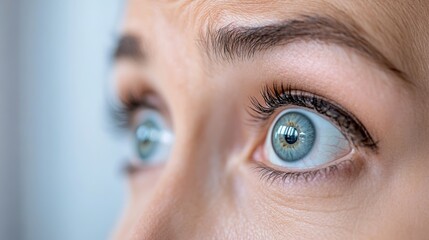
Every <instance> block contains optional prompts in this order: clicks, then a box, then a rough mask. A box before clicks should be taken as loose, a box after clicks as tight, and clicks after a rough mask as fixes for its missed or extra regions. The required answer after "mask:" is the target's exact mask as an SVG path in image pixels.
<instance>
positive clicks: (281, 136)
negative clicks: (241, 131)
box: [265, 108, 352, 170]
mask: <svg viewBox="0 0 429 240" xmlns="http://www.w3.org/2000/svg"><path fill="white" fill-rule="evenodd" d="M265 150H266V153H267V156H268V161H269V162H270V163H271V164H273V165H276V166H280V167H284V168H289V169H295V170H296V169H298V170H308V169H313V168H317V167H319V166H322V165H325V164H326V163H329V162H332V161H335V160H338V159H340V158H341V157H344V156H346V155H347V154H349V153H350V152H351V150H352V148H351V145H350V141H349V140H348V139H347V138H346V137H345V136H344V135H343V134H342V133H341V131H340V130H339V129H338V128H337V127H336V126H335V125H334V124H332V123H331V122H330V121H328V120H326V119H325V118H323V117H321V116H320V115H319V114H316V113H314V112H312V111H309V110H304V109H300V108H290V109H286V110H284V111H283V112H281V113H280V114H279V115H278V116H277V118H276V119H275V120H274V123H273V124H272V125H271V127H270V130H269V134H268V135H267V138H266V140H265Z"/></svg>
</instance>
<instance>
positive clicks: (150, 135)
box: [133, 109, 173, 165]
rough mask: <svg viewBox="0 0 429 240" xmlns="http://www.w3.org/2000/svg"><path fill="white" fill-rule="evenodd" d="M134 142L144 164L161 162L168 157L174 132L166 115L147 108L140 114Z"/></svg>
mask: <svg viewBox="0 0 429 240" xmlns="http://www.w3.org/2000/svg"><path fill="white" fill-rule="evenodd" d="M137 119H138V126H137V127H136V128H135V131H134V138H133V139H134V142H135V148H136V153H137V156H138V158H139V159H140V160H141V162H142V163H143V164H144V165H156V164H160V163H162V162H164V161H166V160H167V159H168V156H169V153H170V150H171V146H172V143H173V134H172V133H171V131H170V130H169V128H168V127H167V124H166V122H165V120H164V117H163V116H162V115H161V114H160V113H159V112H157V111H156V110H152V109H146V110H143V111H141V112H140V113H139V114H138V116H137Z"/></svg>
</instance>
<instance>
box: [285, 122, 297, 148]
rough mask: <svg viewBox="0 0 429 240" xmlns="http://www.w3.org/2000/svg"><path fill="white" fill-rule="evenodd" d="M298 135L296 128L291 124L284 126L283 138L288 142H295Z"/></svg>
mask: <svg viewBox="0 0 429 240" xmlns="http://www.w3.org/2000/svg"><path fill="white" fill-rule="evenodd" d="M298 135H299V134H298V130H296V128H294V127H291V126H287V127H286V130H285V133H284V138H285V141H286V142H287V143H288V144H294V143H296V142H297V141H298Z"/></svg>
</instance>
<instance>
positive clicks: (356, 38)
mask: <svg viewBox="0 0 429 240" xmlns="http://www.w3.org/2000/svg"><path fill="white" fill-rule="evenodd" d="M358 29H359V28H358V27H357V26H356V25H355V24H347V25H346V24H344V23H342V22H339V21H338V20H336V19H333V18H330V17H322V16H301V17H299V18H298V19H291V20H286V21H283V22H280V23H275V24H271V25H265V26H256V27H245V26H244V27H243V26H234V24H229V25H227V26H225V27H222V28H220V29H218V30H213V29H212V28H209V29H208V30H207V32H205V33H204V34H202V45H203V48H204V50H205V52H206V54H207V55H208V57H209V58H210V59H216V60H218V59H221V60H224V61H234V60H236V59H241V60H244V59H248V58H251V57H253V56H254V55H255V54H256V53H258V52H263V51H267V50H269V49H272V48H274V47H278V46H284V45H287V44H289V43H292V42H297V41H320V42H323V43H327V44H337V45H341V46H346V47H350V48H353V49H356V50H358V51H359V52H360V53H363V54H364V55H366V56H369V57H371V58H372V59H373V60H375V62H376V63H378V64H382V65H383V66H385V67H387V69H389V70H390V71H392V72H394V73H395V74H397V75H399V76H400V77H401V78H403V79H404V73H403V72H402V71H401V70H400V69H398V68H397V67H396V66H395V65H394V64H393V63H392V62H391V61H389V59H388V58H387V57H385V56H384V55H383V54H382V53H381V52H380V51H378V50H377V48H375V47H374V46H373V45H372V44H371V43H370V42H369V41H367V40H366V39H365V38H363V37H362V36H361V35H359V34H358V32H359V31H358Z"/></svg>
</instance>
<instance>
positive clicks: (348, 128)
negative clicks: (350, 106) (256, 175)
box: [251, 83, 378, 180]
mask: <svg viewBox="0 0 429 240" xmlns="http://www.w3.org/2000/svg"><path fill="white" fill-rule="evenodd" d="M261 96H262V99H263V102H259V101H258V100H257V99H256V98H252V99H251V104H252V106H251V110H252V114H251V116H252V118H253V119H254V120H257V122H261V123H262V124H266V123H270V124H271V125H270V127H269V129H268V130H266V132H265V138H264V139H265V140H264V142H263V143H262V144H260V145H262V146H261V147H258V148H257V149H258V150H257V152H256V153H258V154H256V155H255V156H257V159H255V160H256V162H257V163H258V164H257V169H258V170H260V173H261V176H262V177H263V178H267V179H270V180H275V179H277V178H281V179H284V180H285V179H288V177H293V179H296V180H297V179H301V177H303V179H305V180H309V179H314V177H316V176H320V174H321V173H331V172H334V171H332V170H338V169H339V166H346V165H348V166H349V167H353V165H354V163H355V162H354V161H357V160H356V158H355V156H356V154H357V153H359V152H361V150H364V149H369V150H372V151H373V152H374V153H375V152H376V151H377V148H378V147H377V143H376V142H375V141H374V140H373V138H372V136H371V135H370V134H369V132H368V131H367V130H366V128H365V126H364V125H363V124H362V123H361V122H360V121H359V120H358V119H357V118H356V117H355V116H354V115H353V114H351V113H350V112H348V111H347V110H346V109H345V108H343V107H341V106H339V105H337V104H336V103H334V102H333V101H330V100H328V99H326V98H324V97H320V96H317V95H315V94H312V93H309V92H305V91H301V90H296V89H293V88H291V87H290V86H284V85H282V84H276V83H275V84H273V85H272V86H265V87H264V88H262V91H261ZM273 118H274V120H271V119H273ZM342 163H350V164H345V165H343V164H342ZM359 163H360V162H359Z"/></svg>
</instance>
